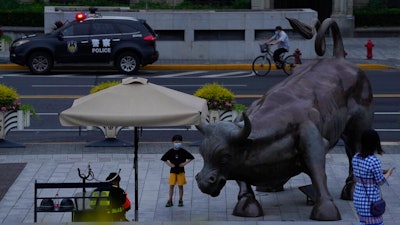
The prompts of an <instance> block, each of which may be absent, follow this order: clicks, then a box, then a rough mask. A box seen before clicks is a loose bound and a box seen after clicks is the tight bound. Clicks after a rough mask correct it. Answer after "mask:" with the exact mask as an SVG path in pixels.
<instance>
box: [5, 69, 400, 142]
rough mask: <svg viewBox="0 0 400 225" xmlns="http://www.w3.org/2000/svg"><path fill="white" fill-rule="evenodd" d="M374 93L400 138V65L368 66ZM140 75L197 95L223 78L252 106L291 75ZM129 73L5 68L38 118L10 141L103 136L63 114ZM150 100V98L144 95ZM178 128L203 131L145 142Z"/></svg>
mask: <svg viewBox="0 0 400 225" xmlns="http://www.w3.org/2000/svg"><path fill="white" fill-rule="evenodd" d="M366 73H367V75H368V76H369V78H370V80H371V83H372V86H373V92H374V96H375V102H376V103H375V104H376V107H375V111H376V113H375V123H374V127H375V128H376V129H377V130H378V131H379V132H380V134H381V136H382V141H390V142H398V141H399V140H400V121H399V120H400V113H399V108H400V107H399V106H400V91H399V88H398V87H399V86H400V80H399V79H398V77H399V72H398V71H397V70H382V71H379V70H368V71H366ZM138 76H141V77H144V78H147V79H149V81H150V82H152V83H155V84H159V85H163V86H166V87H169V88H172V89H176V90H178V91H182V92H185V93H189V94H193V93H194V92H195V91H196V90H197V89H198V88H199V87H201V86H202V85H203V84H205V83H213V82H218V83H219V84H222V85H223V86H225V87H227V88H229V89H230V90H232V91H233V93H234V94H235V95H236V101H237V102H238V103H242V104H245V105H249V104H250V103H251V102H252V101H254V100H255V99H257V98H259V97H260V96H261V95H262V94H263V93H264V92H265V91H266V90H268V89H269V88H270V87H272V86H273V85H274V84H276V83H278V82H280V81H282V80H283V79H284V78H285V77H286V75H284V74H283V72H282V71H272V72H271V74H270V75H268V76H267V77H255V76H253V75H252V74H251V72H249V71H207V70H206V71H199V70H195V71H142V72H140V74H138ZM125 77H126V76H125V75H121V74H118V73H116V72H114V71H106V72H104V71H103V72H98V71H97V72H96V71H88V72H74V71H55V73H54V74H53V75H49V76H33V75H29V74H28V72H27V71H0V83H4V84H6V85H9V86H13V87H14V88H15V89H16V90H17V91H18V93H19V94H20V95H21V98H22V101H23V102H24V103H29V104H32V105H33V106H34V107H35V109H36V111H37V112H38V114H39V115H40V119H39V120H32V123H31V126H30V127H29V128H27V129H26V130H24V131H12V132H10V133H9V134H8V136H7V139H8V140H15V141H19V142H23V143H35V142H91V141H96V140H99V139H102V134H101V133H100V131H98V130H94V131H86V128H85V127H82V128H78V127H62V126H61V125H60V123H59V121H58V113H60V112H61V111H63V110H64V109H67V108H68V107H70V106H71V105H72V102H73V100H74V99H76V98H79V97H80V96H84V95H87V94H88V93H89V90H90V88H91V87H93V86H94V85H96V84H98V83H100V82H103V81H107V80H120V79H123V78H125ZM144 100H145V98H144ZM173 133H183V134H184V136H185V137H186V140H188V141H192V142H194V141H197V140H200V139H201V135H200V134H199V133H198V132H197V131H196V130H193V129H190V127H170V128H144V129H143V130H142V133H141V134H142V135H141V141H143V142H147V141H148V142H169V139H170V137H171V136H172V134H173ZM132 136H133V132H132V131H131V130H129V129H125V130H123V131H122V132H121V133H120V135H119V138H120V139H123V140H132Z"/></svg>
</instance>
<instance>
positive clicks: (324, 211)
mask: <svg viewBox="0 0 400 225" xmlns="http://www.w3.org/2000/svg"><path fill="white" fill-rule="evenodd" d="M310 219H312V220H320V221H336V220H341V219H342V217H341V216H340V212H339V210H338V208H337V207H336V205H335V204H334V203H333V201H324V202H320V203H317V204H315V205H314V207H313V209H312V211H311V216H310Z"/></svg>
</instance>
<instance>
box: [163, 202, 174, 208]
mask: <svg viewBox="0 0 400 225" xmlns="http://www.w3.org/2000/svg"><path fill="white" fill-rule="evenodd" d="M173 205H174V204H172V202H171V201H168V202H167V204H166V205H165V207H171V206H173Z"/></svg>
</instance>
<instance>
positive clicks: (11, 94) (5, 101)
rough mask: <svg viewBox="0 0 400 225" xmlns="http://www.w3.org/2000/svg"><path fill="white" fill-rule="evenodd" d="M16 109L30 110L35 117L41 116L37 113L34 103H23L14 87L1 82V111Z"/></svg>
mask: <svg viewBox="0 0 400 225" xmlns="http://www.w3.org/2000/svg"><path fill="white" fill-rule="evenodd" d="M14 110H22V111H24V112H30V113H31V114H32V115H33V116H34V118H36V119H38V118H39V116H38V115H37V114H36V111H35V108H34V107H33V106H32V105H29V104H22V103H21V101H20V100H19V95H18V93H17V91H16V90H15V89H14V88H12V87H8V86H6V85H4V84H0V111H2V112H6V111H14Z"/></svg>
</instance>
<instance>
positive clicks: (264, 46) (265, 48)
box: [260, 43, 269, 53]
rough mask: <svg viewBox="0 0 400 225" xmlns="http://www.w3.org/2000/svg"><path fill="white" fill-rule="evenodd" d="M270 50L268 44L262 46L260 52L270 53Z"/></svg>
mask: <svg viewBox="0 0 400 225" xmlns="http://www.w3.org/2000/svg"><path fill="white" fill-rule="evenodd" d="M268 48H269V46H268V44H267V43H264V44H260V51H261V52H262V53H264V52H268Z"/></svg>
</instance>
